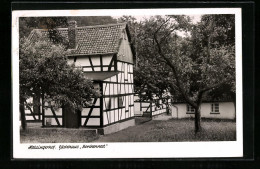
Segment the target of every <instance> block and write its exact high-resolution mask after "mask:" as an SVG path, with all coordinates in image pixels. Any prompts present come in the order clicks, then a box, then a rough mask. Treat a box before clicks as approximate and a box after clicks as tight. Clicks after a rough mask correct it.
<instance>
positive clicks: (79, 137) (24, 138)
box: [20, 129, 99, 143]
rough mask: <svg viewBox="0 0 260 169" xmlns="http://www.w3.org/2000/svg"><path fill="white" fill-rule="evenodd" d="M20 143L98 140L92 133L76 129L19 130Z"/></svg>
mask: <svg viewBox="0 0 260 169" xmlns="http://www.w3.org/2000/svg"><path fill="white" fill-rule="evenodd" d="M20 136H21V138H20V139H21V143H87V142H91V141H93V140H95V139H98V137H99V136H98V135H97V134H96V133H94V132H86V131H85V132H84V131H80V130H78V129H72V130H70V129H65V130H64V129H41V130H27V131H22V130H21V135H20Z"/></svg>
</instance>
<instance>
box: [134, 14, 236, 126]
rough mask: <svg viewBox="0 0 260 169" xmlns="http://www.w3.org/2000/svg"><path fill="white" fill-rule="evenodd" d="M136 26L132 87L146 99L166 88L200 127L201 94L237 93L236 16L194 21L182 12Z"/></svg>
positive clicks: (210, 16)
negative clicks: (192, 112) (188, 109)
mask: <svg viewBox="0 0 260 169" xmlns="http://www.w3.org/2000/svg"><path fill="white" fill-rule="evenodd" d="M135 25H136V26H138V28H136V29H135V30H137V31H135V37H136V39H135V43H136V47H137V53H138V55H137V56H138V59H137V60H138V63H137V64H136V66H137V68H136V69H135V72H134V73H135V75H138V76H135V89H136V91H137V92H143V91H145V92H146V93H147V94H148V96H146V97H149V98H150V99H152V97H151V96H152V95H153V94H157V95H160V94H161V91H170V92H171V94H172V96H173V97H174V98H177V99H182V100H185V101H186V102H187V103H188V104H190V105H191V106H193V107H194V108H195V110H196V118H195V123H196V125H195V126H196V130H199V128H200V112H199V109H200V104H201V101H202V98H203V97H205V96H207V97H208V96H214V97H215V96H217V95H216V91H217V90H216V89H218V92H220V93H223V92H227V90H229V89H230V90H232V91H233V92H235V37H234V35H235V34H234V27H235V26H234V15H204V16H202V17H201V21H200V22H198V23H192V22H191V19H190V18H189V16H184V15H178V16H152V17H150V18H148V19H146V20H144V21H143V22H139V23H138V24H135ZM180 32H182V33H183V32H185V33H184V36H180ZM222 86H229V88H228V89H227V88H225V90H223V87H222ZM152 93H153V94H152ZM222 96H223V95H222Z"/></svg>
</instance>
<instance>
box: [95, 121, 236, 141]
mask: <svg viewBox="0 0 260 169" xmlns="http://www.w3.org/2000/svg"><path fill="white" fill-rule="evenodd" d="M201 126H202V131H201V132H199V133H198V134H194V120H190V119H179V120H177V119H170V120H168V121H155V120H153V121H149V122H146V123H143V124H141V125H137V126H133V127H129V128H127V129H125V130H122V131H119V132H117V133H113V134H109V135H105V136H100V138H99V139H97V140H95V141H94V142H176V141H179V142H180V141H235V140H236V123H235V122H232V121H221V120H202V122H201Z"/></svg>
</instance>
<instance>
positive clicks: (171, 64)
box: [154, 30, 197, 107]
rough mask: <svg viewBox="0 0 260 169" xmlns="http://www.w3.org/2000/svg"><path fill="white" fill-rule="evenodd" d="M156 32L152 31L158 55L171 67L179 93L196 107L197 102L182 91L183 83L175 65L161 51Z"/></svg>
mask: <svg viewBox="0 0 260 169" xmlns="http://www.w3.org/2000/svg"><path fill="white" fill-rule="evenodd" d="M157 32H158V30H157V31H156V32H155V33H154V40H155V43H156V45H157V47H158V53H159V55H160V56H161V57H162V58H163V59H164V60H165V61H166V64H168V65H169V66H170V67H171V69H172V71H173V74H174V77H175V79H176V82H177V87H178V89H179V90H180V93H181V94H182V96H183V97H184V99H185V100H186V101H187V102H188V103H189V104H190V105H192V106H193V107H197V104H196V103H195V102H193V101H192V100H191V99H190V98H189V97H188V96H187V95H186V92H185V91H184V89H183V87H182V86H183V84H182V82H181V81H180V79H179V76H178V73H177V70H176V67H175V65H174V64H173V63H172V61H171V60H170V59H169V58H168V57H166V56H165V55H164V53H163V52H162V48H161V45H160V43H159V42H158V39H157Z"/></svg>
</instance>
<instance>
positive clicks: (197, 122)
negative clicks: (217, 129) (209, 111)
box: [195, 106, 201, 133]
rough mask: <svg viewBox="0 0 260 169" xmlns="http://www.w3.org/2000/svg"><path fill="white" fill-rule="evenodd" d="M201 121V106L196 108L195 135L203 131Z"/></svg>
mask: <svg viewBox="0 0 260 169" xmlns="http://www.w3.org/2000/svg"><path fill="white" fill-rule="evenodd" d="M200 119H201V118H200V106H198V108H195V133H197V132H199V131H201V125H200Z"/></svg>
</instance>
